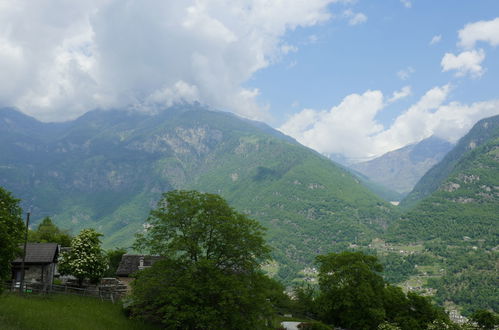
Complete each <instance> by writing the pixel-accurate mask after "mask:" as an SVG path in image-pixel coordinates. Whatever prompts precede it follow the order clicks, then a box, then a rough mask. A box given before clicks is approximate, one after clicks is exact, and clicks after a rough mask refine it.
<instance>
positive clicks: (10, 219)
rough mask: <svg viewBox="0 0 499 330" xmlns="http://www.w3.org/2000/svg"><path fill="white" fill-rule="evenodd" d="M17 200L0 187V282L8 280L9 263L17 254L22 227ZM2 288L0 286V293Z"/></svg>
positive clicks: (22, 231) (21, 236)
mask: <svg viewBox="0 0 499 330" xmlns="http://www.w3.org/2000/svg"><path fill="white" fill-rule="evenodd" d="M21 212H22V211H21V208H20V207H19V200H18V199H16V198H14V197H12V194H11V193H10V192H8V191H6V190H5V189H3V188H2V187H0V282H1V283H3V282H4V281H6V280H8V279H9V278H10V275H11V274H10V263H11V261H12V260H13V259H15V257H16V256H17V255H18V254H19V252H20V249H19V245H20V244H21V242H22V239H23V233H24V226H23V221H22V218H21ZM2 288H3V286H2V285H0V291H1V290H2Z"/></svg>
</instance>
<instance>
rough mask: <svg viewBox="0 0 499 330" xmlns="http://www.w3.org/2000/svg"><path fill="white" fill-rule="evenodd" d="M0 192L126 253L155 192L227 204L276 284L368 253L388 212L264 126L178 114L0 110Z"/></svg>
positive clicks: (195, 110)
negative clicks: (258, 228) (40, 115)
mask: <svg viewBox="0 0 499 330" xmlns="http://www.w3.org/2000/svg"><path fill="white" fill-rule="evenodd" d="M0 137H1V138H2V144H0V154H1V155H2V156H1V157H0V185H2V186H4V187H5V188H6V189H8V190H11V191H13V193H14V194H15V195H16V196H17V197H19V198H22V200H23V205H24V206H25V207H26V206H30V207H32V212H33V216H34V218H35V219H40V218H41V217H44V216H47V215H49V216H52V217H54V219H55V221H56V222H57V223H58V224H59V225H61V226H62V227H66V228H70V229H71V230H73V232H76V231H78V230H79V229H81V228H84V227H94V228H96V229H97V230H99V231H102V232H103V233H104V234H105V237H104V241H105V245H106V246H107V247H111V246H124V247H128V246H130V244H131V242H132V241H133V237H134V234H135V233H136V232H137V231H140V230H142V223H143V220H144V219H145V218H146V217H147V214H148V212H149V210H150V209H151V208H153V207H155V204H156V201H157V200H158V199H159V197H160V194H161V193H162V192H165V191H168V190H171V189H198V190H200V191H206V192H215V193H219V194H221V195H222V196H223V197H225V198H226V199H227V200H228V201H229V202H230V203H231V204H232V205H233V206H234V207H236V208H237V209H238V210H240V211H242V212H246V213H248V214H249V215H250V216H252V217H254V218H255V219H257V220H259V221H260V222H261V223H262V224H263V225H264V226H265V227H267V228H268V239H269V242H270V244H271V245H272V246H273V247H274V254H275V256H276V259H277V261H278V262H279V269H278V270H277V271H278V274H279V276H280V278H282V279H285V278H288V279H290V278H293V277H294V276H295V275H296V271H297V270H298V269H300V268H302V267H303V265H305V264H307V263H309V262H311V261H312V260H313V258H314V257H315V255H316V254H317V253H324V252H327V251H333V250H339V249H342V248H345V247H347V246H348V244H349V243H351V242H359V243H367V242H369V241H370V240H371V238H372V237H374V236H376V235H378V234H379V233H381V232H382V231H383V229H384V228H385V227H386V226H388V225H389V223H390V222H391V220H392V218H393V217H392V211H391V207H390V205H389V204H387V203H386V202H384V201H382V200H381V199H380V198H378V197H377V196H375V195H374V194H373V193H371V192H370V191H369V190H368V189H367V188H365V187H364V186H363V185H362V184H361V183H360V182H359V180H358V179H356V178H355V177H354V176H353V175H351V174H350V173H348V172H347V171H346V170H344V169H342V168H340V167H339V166H336V165H335V164H334V163H333V162H331V161H330V160H329V159H327V158H326V157H323V156H321V155H319V154H318V153H316V152H314V151H312V150H310V149H308V148H306V147H303V146H301V145H300V144H298V143H297V142H296V141H294V140H293V139H291V138H289V137H288V136H285V135H283V134H282V133H279V132H278V131H276V130H274V129H272V128H270V127H269V126H267V125H265V124H262V123H257V122H253V121H249V120H244V119H241V118H239V117H236V116H235V115H232V114H228V113H223V112H215V111H209V110H206V109H204V108H201V107H200V106H196V105H179V106H175V107H173V108H170V109H167V110H165V111H162V112H160V113H158V114H156V115H147V114H141V113H137V112H126V111H93V112H89V113H87V114H85V115H84V116H82V117H80V118H78V119H77V120H74V121H72V122H68V123H61V124H44V123H40V122H38V121H36V120H35V119H33V118H30V117H28V116H25V115H23V114H21V113H19V112H16V111H14V110H11V109H3V110H0Z"/></svg>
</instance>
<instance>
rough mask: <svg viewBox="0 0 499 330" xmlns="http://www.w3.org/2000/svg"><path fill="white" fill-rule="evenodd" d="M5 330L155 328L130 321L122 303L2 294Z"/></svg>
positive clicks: (0, 305)
mask: <svg viewBox="0 0 499 330" xmlns="http://www.w3.org/2000/svg"><path fill="white" fill-rule="evenodd" d="M0 328H1V329H2V330H14V329H15V330H18V329H21V330H23V329H29V330H41V329H47V330H49V329H50V330H53V329H54V330H59V329H61V330H64V329H70V330H78V329H82V330H83V329H85V330H88V329H92V330H99V329H105V330H112V329H119V330H127V329H154V328H153V327H151V326H149V325H145V324H144V323H141V322H137V321H132V320H129V319H128V318H127V317H126V316H125V315H124V314H123V312H122V310H121V305H120V304H114V305H113V304H112V303H110V302H106V301H100V300H99V299H95V298H89V297H79V296H69V295H68V296H64V295H53V296H27V297H20V296H17V295H15V294H3V295H0Z"/></svg>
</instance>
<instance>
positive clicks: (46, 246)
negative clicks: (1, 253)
mask: <svg viewBox="0 0 499 330" xmlns="http://www.w3.org/2000/svg"><path fill="white" fill-rule="evenodd" d="M21 249H22V247H21ZM58 254H59V245H58V244H57V243H28V244H27V245H26V259H25V263H27V264H50V263H52V262H57V256H58ZM22 261H23V259H22V257H19V258H17V259H15V260H14V261H12V263H13V264H20V263H22Z"/></svg>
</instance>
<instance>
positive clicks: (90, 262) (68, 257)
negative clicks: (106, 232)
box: [59, 229, 108, 286]
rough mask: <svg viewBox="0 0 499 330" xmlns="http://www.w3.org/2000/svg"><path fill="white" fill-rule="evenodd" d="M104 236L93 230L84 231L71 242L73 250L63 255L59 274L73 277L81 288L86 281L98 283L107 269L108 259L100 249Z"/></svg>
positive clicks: (60, 259)
mask: <svg viewBox="0 0 499 330" xmlns="http://www.w3.org/2000/svg"><path fill="white" fill-rule="evenodd" d="M100 236H102V234H100V233H98V232H96V231H95V230H93V229H83V230H82V231H81V232H80V233H79V234H78V235H77V236H75V237H74V238H73V240H72V241H71V249H70V250H69V251H67V252H63V253H61V255H60V257H59V272H60V273H61V274H62V275H73V276H74V277H76V278H77V279H78V282H79V284H80V286H81V285H82V283H83V280H84V279H87V278H88V279H89V280H90V281H92V282H96V281H98V280H99V279H100V278H101V277H102V274H103V273H104V272H105V270H106V269H107V267H108V265H107V258H106V255H105V253H104V251H103V250H102V249H101V247H100V244H101V242H100V238H99V237H100Z"/></svg>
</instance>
